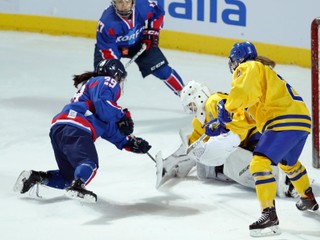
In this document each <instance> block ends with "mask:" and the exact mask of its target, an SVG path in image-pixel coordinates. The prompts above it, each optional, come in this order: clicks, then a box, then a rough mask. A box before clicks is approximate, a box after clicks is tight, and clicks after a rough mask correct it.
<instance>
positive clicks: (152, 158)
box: [146, 152, 157, 163]
mask: <svg viewBox="0 0 320 240" xmlns="http://www.w3.org/2000/svg"><path fill="white" fill-rule="evenodd" d="M146 154H147V155H148V156H149V157H150V158H151V160H152V161H153V162H154V163H157V162H156V160H155V159H154V157H152V155H151V154H150V153H149V152H146Z"/></svg>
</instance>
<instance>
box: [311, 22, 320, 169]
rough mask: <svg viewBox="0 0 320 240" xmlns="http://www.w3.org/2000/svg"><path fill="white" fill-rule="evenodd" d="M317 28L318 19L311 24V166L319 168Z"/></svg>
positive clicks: (319, 23) (319, 24)
mask: <svg viewBox="0 0 320 240" xmlns="http://www.w3.org/2000/svg"><path fill="white" fill-rule="evenodd" d="M319 27H320V17H318V18H315V19H314V20H313V21H312V23H311V81H312V83H311V88H312V93H311V94H312V95H311V96H312V165H313V167H315V168H320V157H319V153H320V151H319V150H320V146H319V110H320V108H319V92H320V91H319V81H320V79H319V45H320V44H319V40H320V38H319V33H320V31H319Z"/></svg>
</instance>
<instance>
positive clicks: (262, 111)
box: [207, 42, 319, 236]
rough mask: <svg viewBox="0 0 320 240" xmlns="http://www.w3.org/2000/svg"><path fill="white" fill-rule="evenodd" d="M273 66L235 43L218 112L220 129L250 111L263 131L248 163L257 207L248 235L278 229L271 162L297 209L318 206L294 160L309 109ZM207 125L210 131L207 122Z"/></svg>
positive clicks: (249, 46)
mask: <svg viewBox="0 0 320 240" xmlns="http://www.w3.org/2000/svg"><path fill="white" fill-rule="evenodd" d="M275 65H276V63H275V62H274V61H272V60H271V59H269V58H267V57H262V56H258V54H257V51H256V48H255V46H254V45H253V44H252V43H251V42H241V43H236V44H234V45H233V47H232V49H231V51H230V55H229V67H230V71H231V73H232V74H233V80H232V88H231V90H230V92H229V96H228V99H227V101H226V103H225V104H223V103H222V105H223V106H221V108H220V110H219V113H218V122H219V124H220V125H219V126H220V127H221V126H222V127H223V126H225V125H226V124H230V122H233V121H238V120H239V119H240V120H241V119H242V118H244V116H245V115H246V114H247V113H249V114H250V115H251V116H252V118H253V119H254V120H255V122H256V126H257V128H258V130H259V131H260V132H261V133H262V135H261V138H260V140H259V142H258V144H257V146H256V147H255V149H254V152H253V158H252V160H251V163H250V172H251V174H252V175H253V177H254V179H255V185H256V192H257V197H258V200H259V202H260V205H261V210H262V215H261V217H260V218H259V219H258V220H257V221H256V222H254V223H253V224H251V225H250V226H249V230H250V234H251V236H264V235H276V234H280V233H281V231H280V229H279V228H278V225H279V220H278V217H277V214H276V209H275V196H276V181H275V179H274V176H273V174H272V171H271V164H274V165H278V166H279V167H280V168H281V169H282V170H283V171H284V172H285V173H286V174H287V176H288V177H289V179H290V180H291V182H292V184H293V185H294V187H295V189H296V190H297V192H298V193H299V195H300V200H299V201H298V202H297V203H296V207H297V208H298V209H299V210H301V211H305V210H308V211H317V210H318V208H319V206H318V203H317V202H316V200H315V198H314V194H313V193H312V189H311V187H310V182H309V178H308V174H307V171H306V169H305V167H304V166H303V165H302V164H301V162H300V161H299V157H300V154H301V152H302V150H303V147H304V145H305V142H306V139H307V137H308V135H309V133H310V129H311V117H310V113H309V110H308V108H307V106H306V105H305V103H304V102H303V99H302V98H301V97H300V96H299V94H298V93H297V92H296V91H295V90H294V89H293V88H292V87H291V86H290V85H289V84H288V83H287V82H286V81H285V80H284V79H283V78H282V77H281V76H280V75H279V74H277V73H276V72H275V71H274V70H273V68H274V66H275ZM207 126H208V127H207V130H208V131H209V132H210V130H211V131H212V129H210V128H209V126H210V123H209V124H208V125H207Z"/></svg>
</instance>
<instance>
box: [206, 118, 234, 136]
mask: <svg viewBox="0 0 320 240" xmlns="http://www.w3.org/2000/svg"><path fill="white" fill-rule="evenodd" d="M227 132H229V130H228V129H226V128H225V127H224V125H223V124H221V123H220V121H219V119H217V118H214V119H212V120H211V121H210V122H208V123H207V125H206V135H207V136H210V137H216V136H219V135H220V134H223V133H227Z"/></svg>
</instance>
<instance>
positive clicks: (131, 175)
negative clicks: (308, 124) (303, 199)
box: [0, 32, 320, 240]
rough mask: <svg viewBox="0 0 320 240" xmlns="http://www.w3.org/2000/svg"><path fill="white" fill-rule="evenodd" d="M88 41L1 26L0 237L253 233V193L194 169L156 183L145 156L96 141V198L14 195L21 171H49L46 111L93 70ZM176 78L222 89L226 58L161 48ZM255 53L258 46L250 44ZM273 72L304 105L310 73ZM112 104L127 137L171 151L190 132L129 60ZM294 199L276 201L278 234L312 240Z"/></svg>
mask: <svg viewBox="0 0 320 240" xmlns="http://www.w3.org/2000/svg"><path fill="white" fill-rule="evenodd" d="M94 42H95V40H94V39H84V38H73V37H54V36H47V35H40V34H31V33H21V32H0V75H1V80H0V90H1V94H0V116H1V126H0V137H1V140H0V159H1V167H0V177H1V181H0V206H1V210H0V216H1V217H0V229H1V230H0V236H1V239H3V240H38V239H46V240H57V239H72V240H84V239H85V240H88V239H92V240H93V239H94V240H100V239H101V240H167V239H168V240H172V239H175V240H196V239H197V240H214V239H217V240H234V239H241V240H242V239H251V237H250V236H249V230H248V226H249V224H251V223H252V222H253V221H255V220H257V219H258V218H259V217H260V209H259V203H258V200H257V198H256V195H255V192H254V191H253V190H250V189H247V188H244V187H241V186H239V185H238V184H235V183H234V184H227V183H223V182H218V181H207V182H202V181H199V180H198V179H197V177H196V174H195V172H194V171H193V172H191V175H190V176H188V177H187V178H185V179H182V180H181V179H175V180H172V181H171V182H168V184H166V185H164V186H163V187H162V188H161V189H160V190H156V189H155V182H156V174H155V164H154V163H153V162H152V160H151V159H150V158H149V157H148V156H147V155H136V154H133V153H129V152H126V151H119V150H117V149H116V148H115V147H114V146H113V145H112V144H110V143H108V142H106V141H104V140H101V139H98V140H97V142H96V146H97V150H98V153H99V157H100V169H99V170H98V173H97V175H96V177H95V178H94V179H93V181H92V182H91V183H90V185H89V186H88V189H89V190H92V191H94V192H95V193H96V194H97V195H98V202H97V203H96V204H86V203H80V202H78V201H75V200H70V199H68V198H66V197H65V196H64V191H61V190H54V189H49V188H41V189H40V194H41V195H42V197H43V198H42V199H37V198H34V197H32V196H30V195H29V194H25V195H19V194H17V193H14V192H13V191H12V187H13V184H14V183H15V180H16V178H17V177H18V175H19V173H20V172H21V171H22V170H25V169H28V170H29V169H34V170H49V169H55V168H56V162H55V160H54V155H53V151H52V149H51V144H50V139H49V136H48V133H49V128H50V122H51V119H52V117H53V116H54V115H55V114H56V113H57V112H58V111H60V109H61V108H62V107H63V106H64V105H65V104H66V103H67V102H68V101H69V99H70V98H71V97H72V96H73V94H74V92H75V90H76V89H75V88H74V87H73V82H72V75H73V74H80V73H83V72H84V71H89V70H92V62H93V48H94ZM163 51H164V53H165V54H166V56H167V58H168V60H169V62H170V65H171V66H173V67H174V68H175V69H176V70H177V72H179V74H180V75H181V77H182V78H183V79H184V81H185V83H187V82H188V81H190V80H192V79H194V80H197V81H202V82H205V83H206V84H207V85H208V86H209V87H210V88H211V90H212V92H215V91H223V92H228V91H229V88H230V83H231V74H230V72H229V69H228V64H227V59H226V58H223V57H215V56H208V55H200V54H195V53H187V52H179V51H172V50H166V49H164V50H163ZM258 51H259V49H258ZM276 70H277V71H278V73H279V74H280V75H282V76H283V77H284V78H285V79H286V80H287V81H288V82H289V83H290V84H291V85H292V86H293V87H294V88H295V89H296V90H297V91H298V92H299V93H300V95H301V96H302V97H303V99H304V100H305V101H306V103H307V105H308V106H309V107H310V109H311V90H310V86H311V83H310V69H305V68H300V67H296V66H283V65H279V66H277V67H276ZM119 105H121V106H123V107H127V108H129V110H130V111H131V113H132V117H133V119H134V121H135V135H136V136H139V137H143V138H145V139H147V140H148V141H149V142H150V143H151V145H152V146H153V147H152V149H151V150H150V153H151V154H152V155H155V154H156V153H157V152H158V151H160V150H162V153H163V156H164V157H166V156H168V155H169V154H171V153H172V152H173V151H174V150H176V148H177V147H178V146H179V145H180V138H179V135H178V131H179V129H180V128H182V129H184V130H185V131H190V129H191V119H192V116H190V115H186V114H185V113H184V112H183V110H182V107H181V104H180V102H179V99H178V97H176V96H175V95H174V94H173V93H172V92H171V91H170V90H169V89H168V88H167V87H166V86H165V85H164V84H163V83H162V82H160V81H159V80H158V79H156V78H154V77H151V76H150V77H147V78H146V79H142V77H141V76H140V73H139V71H138V68H137V67H136V65H134V64H132V65H131V66H130V68H129V76H128V81H127V82H126V83H125V88H124V94H123V95H122V98H121V99H120V101H119ZM301 161H302V162H303V163H304V164H305V166H306V167H307V170H308V173H309V176H310V178H311V179H313V180H314V181H313V183H312V186H313V190H314V193H315V195H316V197H317V200H318V202H320V198H319V196H320V178H319V175H320V170H317V169H314V168H312V166H311V161H312V160H311V136H310V137H309V139H308V142H307V144H306V147H305V149H304V151H303V154H302V156H301ZM296 201H297V200H296V199H280V198H277V199H276V206H277V213H278V217H279V220H280V228H281V230H282V232H283V233H282V235H279V236H275V237H270V238H264V239H266V240H267V239H278V240H280V239H281V240H284V239H287V240H302V239H305V240H313V239H314V240H315V239H317V240H319V239H320V216H314V215H312V214H310V213H302V212H299V211H298V210H297V209H296V207H295V202H296Z"/></svg>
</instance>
